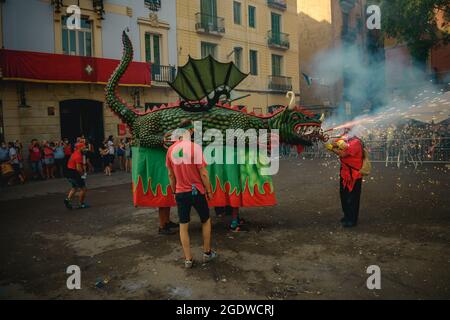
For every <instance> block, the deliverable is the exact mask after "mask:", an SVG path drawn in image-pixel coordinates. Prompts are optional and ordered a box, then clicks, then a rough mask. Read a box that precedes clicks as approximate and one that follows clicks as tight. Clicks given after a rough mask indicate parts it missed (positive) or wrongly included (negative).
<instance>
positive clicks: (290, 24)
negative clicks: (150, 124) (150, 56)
mask: <svg viewBox="0 0 450 320" xmlns="http://www.w3.org/2000/svg"><path fill="white" fill-rule="evenodd" d="M297 32H298V30H297V0H190V1H186V0H177V39H178V65H180V66H181V65H183V64H185V63H186V62H187V60H188V58H189V56H191V57H193V58H202V57H205V56H207V55H212V56H213V57H214V58H216V59H217V60H219V61H221V62H228V61H233V62H234V63H235V64H236V65H237V66H238V67H239V68H240V69H241V71H243V72H245V73H248V74H249V76H248V77H247V79H246V80H244V81H243V82H242V83H241V84H240V85H239V86H238V87H237V88H236V90H235V91H234V92H233V96H232V99H238V98H240V99H238V100H236V101H235V102H234V104H236V105H245V106H247V107H248V109H249V110H252V111H254V112H255V113H265V112H267V111H268V109H270V107H271V106H276V105H281V104H282V105H286V97H285V96H286V92H287V91H290V90H293V91H294V92H295V93H296V94H297V95H299V76H298V58H299V56H298V43H297V38H298V36H297ZM241 97H245V98H241Z"/></svg>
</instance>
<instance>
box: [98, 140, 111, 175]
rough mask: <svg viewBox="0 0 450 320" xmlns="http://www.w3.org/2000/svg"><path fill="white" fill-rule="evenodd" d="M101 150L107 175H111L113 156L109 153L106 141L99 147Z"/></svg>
mask: <svg viewBox="0 0 450 320" xmlns="http://www.w3.org/2000/svg"><path fill="white" fill-rule="evenodd" d="M99 152H100V157H101V158H102V162H103V168H104V172H105V175H107V176H110V175H111V157H110V155H109V147H108V145H107V143H106V142H105V143H104V144H103V146H101V147H100V148H99Z"/></svg>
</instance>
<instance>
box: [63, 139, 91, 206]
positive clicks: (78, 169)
mask: <svg viewBox="0 0 450 320" xmlns="http://www.w3.org/2000/svg"><path fill="white" fill-rule="evenodd" d="M85 152H86V146H85V145H84V144H82V143H79V144H77V147H76V149H75V151H74V152H73V153H72V155H71V156H70V159H69V161H68V162H67V179H68V180H69V182H70V184H71V186H72V188H71V189H70V191H69V194H68V195H67V198H66V199H64V205H65V206H66V208H67V209H72V197H73V196H74V195H75V193H76V192H77V190H80V193H79V197H80V206H79V208H80V209H85V208H88V207H89V206H88V205H87V204H86V203H85V202H84V199H85V197H86V192H87V189H86V181H85V180H86V170H85V164H84V161H83V154H84V153H85Z"/></svg>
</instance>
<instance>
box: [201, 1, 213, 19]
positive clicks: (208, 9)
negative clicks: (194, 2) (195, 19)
mask: <svg viewBox="0 0 450 320" xmlns="http://www.w3.org/2000/svg"><path fill="white" fill-rule="evenodd" d="M200 12H201V13H202V14H203V15H207V16H211V17H216V16H217V1H216V0H201V2H200Z"/></svg>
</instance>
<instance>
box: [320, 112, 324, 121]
mask: <svg viewBox="0 0 450 320" xmlns="http://www.w3.org/2000/svg"><path fill="white" fill-rule="evenodd" d="M323 120H325V113H322V115H321V116H320V119H319V121H320V122H323Z"/></svg>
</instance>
